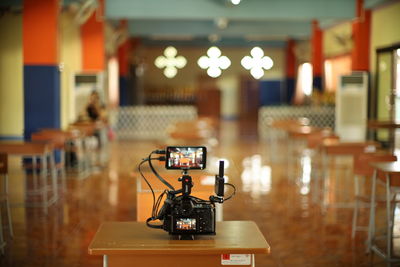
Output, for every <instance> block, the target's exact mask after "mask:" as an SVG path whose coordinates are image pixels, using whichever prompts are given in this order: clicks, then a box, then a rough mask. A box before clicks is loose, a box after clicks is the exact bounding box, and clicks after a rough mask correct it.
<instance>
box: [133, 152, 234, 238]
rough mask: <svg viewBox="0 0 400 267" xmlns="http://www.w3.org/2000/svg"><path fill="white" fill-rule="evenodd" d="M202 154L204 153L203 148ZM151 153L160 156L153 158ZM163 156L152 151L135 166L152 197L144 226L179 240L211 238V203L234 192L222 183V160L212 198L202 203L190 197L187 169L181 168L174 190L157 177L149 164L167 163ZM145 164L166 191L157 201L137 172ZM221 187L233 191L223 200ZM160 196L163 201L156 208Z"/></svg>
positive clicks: (212, 206)
mask: <svg viewBox="0 0 400 267" xmlns="http://www.w3.org/2000/svg"><path fill="white" fill-rule="evenodd" d="M168 148H169V147H168ZM168 148H167V149H168ZM181 148H185V147H181ZM204 151H206V150H205V148H204ZM154 154H158V155H162V156H158V157H155V156H154ZM165 154H166V150H154V151H152V152H151V153H150V154H149V156H148V157H147V158H144V159H143V160H142V161H141V162H140V164H139V166H138V170H139V173H140V175H141V176H142V178H143V179H144V181H145V182H146V184H147V186H148V187H149V188H150V191H151V193H152V196H153V207H152V212H151V217H149V218H148V219H147V220H146V224H147V226H148V227H151V228H156V229H163V230H165V231H167V232H168V233H169V234H171V235H177V236H178V237H179V239H189V240H192V239H194V236H195V235H215V234H216V231H215V228H216V227H215V225H216V223H215V222H216V216H215V204H216V203H223V202H224V201H227V200H229V199H230V198H232V197H233V196H234V195H235V193H236V188H235V186H234V185H233V184H230V183H225V179H224V161H222V160H221V161H219V173H218V174H217V175H215V186H214V189H215V195H211V196H210V197H209V199H208V200H203V199H200V198H197V197H195V196H192V195H191V192H192V187H193V181H192V177H191V176H190V175H189V168H182V169H181V170H182V176H181V177H179V178H178V181H180V182H181V188H180V189H175V188H174V187H173V186H172V185H171V184H170V183H168V181H166V180H165V179H164V178H163V177H161V176H160V175H159V173H158V172H157V171H156V169H155V168H154V166H153V164H152V160H158V161H165V160H167V159H166V157H165ZM204 158H205V157H204ZM146 162H147V163H148V165H149V167H150V169H151V171H152V172H153V174H154V175H155V176H156V177H157V178H158V179H159V180H160V181H161V182H162V183H163V184H164V185H165V186H166V187H167V188H168V189H166V190H164V191H163V192H162V193H161V194H160V195H159V196H158V198H157V200H156V197H155V193H154V190H153V188H152V186H151V184H150V183H149V181H148V180H147V179H146V177H145V176H144V174H143V172H142V170H141V167H142V165H143V164H144V163H146ZM204 164H205V163H204ZM225 185H227V186H229V187H231V188H232V189H233V192H232V193H231V195H230V196H228V197H227V198H224V191H225ZM164 197H165V201H164V203H163V205H162V206H161V208H160V205H161V202H162V200H163V199H164ZM155 221H160V222H162V224H155V223H154V222H155Z"/></svg>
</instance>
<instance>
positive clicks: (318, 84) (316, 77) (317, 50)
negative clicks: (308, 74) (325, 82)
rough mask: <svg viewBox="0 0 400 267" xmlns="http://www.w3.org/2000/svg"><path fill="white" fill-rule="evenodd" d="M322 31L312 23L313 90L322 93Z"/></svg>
mask: <svg viewBox="0 0 400 267" xmlns="http://www.w3.org/2000/svg"><path fill="white" fill-rule="evenodd" d="M322 63H323V62H322V30H321V29H320V28H319V25H318V21H316V20H314V21H312V37H311V64H312V68H313V89H316V90H318V91H322Z"/></svg>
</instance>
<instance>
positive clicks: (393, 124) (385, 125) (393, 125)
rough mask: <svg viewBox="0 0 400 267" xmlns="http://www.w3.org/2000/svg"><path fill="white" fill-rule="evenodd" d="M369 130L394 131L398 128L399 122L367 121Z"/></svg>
mask: <svg viewBox="0 0 400 267" xmlns="http://www.w3.org/2000/svg"><path fill="white" fill-rule="evenodd" d="M368 127H369V128H387V129H395V128H400V121H391V120H369V121H368Z"/></svg>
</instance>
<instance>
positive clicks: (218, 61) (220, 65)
mask: <svg viewBox="0 0 400 267" xmlns="http://www.w3.org/2000/svg"><path fill="white" fill-rule="evenodd" d="M197 64H198V65H199V67H200V68H202V69H207V74H208V75H209V76H210V77H212V78H217V77H218V76H220V75H221V73H222V70H226V69H227V68H229V66H230V65H231V61H230V60H229V58H228V57H226V56H222V53H221V50H219V48H218V47H216V46H212V47H210V48H209V49H208V50H207V56H202V57H200V58H199V60H198V61H197Z"/></svg>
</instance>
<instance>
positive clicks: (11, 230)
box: [4, 174, 14, 237]
mask: <svg viewBox="0 0 400 267" xmlns="http://www.w3.org/2000/svg"><path fill="white" fill-rule="evenodd" d="M4 194H5V195H6V208H7V216H8V218H7V219H8V231H9V233H10V236H11V237H14V230H13V226H12V219H11V209H10V201H9V199H8V175H7V174H6V175H4Z"/></svg>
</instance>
